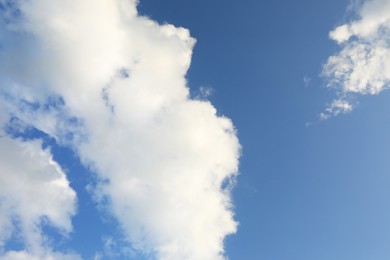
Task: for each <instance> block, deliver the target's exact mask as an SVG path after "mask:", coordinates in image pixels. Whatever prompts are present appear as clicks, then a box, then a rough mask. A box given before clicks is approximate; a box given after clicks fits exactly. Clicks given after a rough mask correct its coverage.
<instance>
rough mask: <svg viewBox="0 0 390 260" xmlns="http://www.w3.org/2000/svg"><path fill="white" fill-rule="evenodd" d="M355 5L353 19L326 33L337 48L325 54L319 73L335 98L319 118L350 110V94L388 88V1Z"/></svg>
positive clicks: (389, 47) (362, 93)
mask: <svg viewBox="0 0 390 260" xmlns="http://www.w3.org/2000/svg"><path fill="white" fill-rule="evenodd" d="M356 8H357V9H358V10H357V13H358V18H357V19H356V20H353V21H351V22H349V23H346V24H343V25H341V26H339V27H337V28H335V29H334V30H333V31H331V32H330V34H329V35H330V38H331V39H333V40H334V41H336V42H337V43H338V44H339V45H340V46H341V51H340V52H339V53H337V54H336V55H334V56H331V57H329V59H328V61H327V63H326V64H325V65H324V68H323V76H324V77H325V79H326V80H327V81H328V86H329V87H331V88H336V90H337V92H338V95H339V97H338V98H337V99H335V100H334V101H333V102H332V103H331V104H330V105H329V106H328V108H327V109H326V111H325V112H324V113H322V114H321V118H322V119H326V118H329V117H331V116H337V115H338V114H341V113H346V112H349V111H351V110H352V109H353V105H352V104H351V103H350V102H349V98H350V97H351V96H352V95H356V94H358V95H367V94H368V95H375V94H379V93H380V92H382V91H383V90H385V89H388V88H389V87H390V85H389V82H390V1H389V0H370V1H364V2H362V3H361V4H359V5H358V6H357V7H356Z"/></svg>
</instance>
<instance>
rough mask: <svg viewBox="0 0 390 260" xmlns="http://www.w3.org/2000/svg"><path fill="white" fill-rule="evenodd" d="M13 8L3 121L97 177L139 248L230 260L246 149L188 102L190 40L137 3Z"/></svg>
mask: <svg viewBox="0 0 390 260" xmlns="http://www.w3.org/2000/svg"><path fill="white" fill-rule="evenodd" d="M2 2H5V1H2ZM17 3H18V4H17V5H8V7H7V8H5V9H6V10H7V11H6V12H5V13H7V14H10V13H11V14H12V13H17V15H15V14H14V15H9V17H8V18H7V19H4V20H3V22H2V24H1V26H0V32H1V35H2V48H1V49H0V55H1V56H2V59H0V78H1V79H2V81H3V84H2V85H1V86H0V91H1V92H2V93H3V95H2V96H3V102H4V103H5V104H6V107H7V111H8V112H9V113H10V114H12V116H14V117H17V118H19V119H20V120H21V121H23V122H24V123H25V124H26V125H32V126H34V127H36V128H38V129H40V130H41V131H44V132H46V133H47V134H48V135H50V136H53V137H55V138H56V139H57V141H59V142H61V143H63V144H67V145H70V146H71V147H72V148H73V149H74V151H75V152H76V153H77V154H78V155H79V157H80V159H81V161H82V162H83V163H84V164H85V165H87V166H89V167H90V168H91V169H92V170H93V171H95V172H96V174H97V177H98V179H99V182H98V184H97V185H96V186H95V187H94V188H93V193H94V195H95V197H96V198H97V199H98V200H99V201H100V203H101V204H102V205H103V206H104V207H105V208H106V209H107V210H109V211H110V212H111V213H112V214H113V216H114V217H116V219H117V220H118V223H119V224H120V226H121V228H122V230H123V233H124V235H125V237H126V239H127V240H128V241H129V242H130V244H131V246H132V247H133V248H134V249H136V250H139V251H141V252H143V253H146V254H151V255H153V256H155V257H156V258H158V259H167V260H170V259H205V260H207V259H210V260H211V259H224V255H223V253H224V245H223V242H224V238H225V237H226V236H227V235H229V234H232V233H234V232H235V231H236V229H237V223H236V221H235V220H234V213H233V208H232V202H231V196H230V189H231V187H232V185H233V184H234V179H235V176H236V174H237V171H238V159H239V155H240V145H239V142H238V139H237V137H236V132H235V129H234V126H233V124H232V122H231V121H230V120H229V119H228V118H226V117H223V116H219V115H218V114H217V111H216V109H215V108H214V107H213V106H212V105H211V104H210V103H209V102H208V101H200V100H192V99H190V98H189V90H188V87H187V83H186V79H185V75H186V72H187V70H188V67H189V65H190V61H191V55H192V48H193V45H194V43H195V40H194V39H193V38H192V37H191V36H190V34H189V31H188V30H187V29H184V28H178V27H174V26H173V25H169V24H165V25H159V24H157V23H156V22H154V21H152V20H150V19H149V18H147V17H142V16H139V15H138V14H137V11H136V2H135V1H126V0H115V1H112V0H84V1H78V0H77V1H76V0H70V1H60V0H52V1H47V0H37V1H23V0H21V1H18V2H17ZM4 6H6V5H4ZM3 9H4V8H3ZM53 100H60V101H59V102H54V101H53ZM69 122H73V124H69Z"/></svg>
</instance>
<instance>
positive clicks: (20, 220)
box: [0, 137, 76, 259]
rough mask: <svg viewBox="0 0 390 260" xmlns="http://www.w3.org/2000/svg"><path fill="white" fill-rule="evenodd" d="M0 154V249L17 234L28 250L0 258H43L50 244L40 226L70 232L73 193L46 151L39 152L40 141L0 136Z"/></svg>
mask: <svg viewBox="0 0 390 260" xmlns="http://www.w3.org/2000/svg"><path fill="white" fill-rule="evenodd" d="M0 154H1V157H0V246H1V248H0V249H3V246H4V243H5V242H6V241H7V240H8V239H9V238H10V237H11V236H12V235H17V236H19V237H21V238H22V240H23V243H24V244H25V247H26V249H27V250H28V251H26V252H24V251H23V252H6V253H5V254H4V255H1V254H0V258H1V259H27V258H26V257H24V256H25V255H34V256H35V257H36V258H37V259H38V258H42V257H45V256H47V255H48V253H49V252H50V245H48V244H47V241H46V238H45V237H44V235H43V234H42V230H41V225H43V224H46V225H51V226H53V227H55V228H57V229H58V230H59V231H60V232H61V233H64V234H65V233H69V232H71V231H72V224H71V217H72V216H73V215H74V214H75V203H76V194H75V192H74V191H73V190H72V189H71V188H70V187H69V182H68V181H67V179H66V176H65V174H64V173H63V172H62V170H61V168H60V167H59V166H58V165H57V164H56V163H55V162H54V161H53V160H52V158H51V155H50V152H49V151H48V150H42V148H41V142H40V141H29V142H23V141H20V140H16V139H10V138H8V137H1V138H0ZM50 254H56V253H52V252H51V253H50Z"/></svg>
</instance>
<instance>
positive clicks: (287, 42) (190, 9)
mask: <svg viewBox="0 0 390 260" xmlns="http://www.w3.org/2000/svg"><path fill="white" fill-rule="evenodd" d="M348 4H349V1H347V0H342V1H340V0H337V1H336V0H330V1H308V0H307V1H303V0H300V1H286V0H283V1H282V0H279V1H241V2H238V1H205V0H196V1H195V0H165V1H155V0H142V1H141V3H140V5H139V10H140V12H141V14H144V15H147V16H149V17H151V18H152V19H155V20H157V21H159V22H160V23H165V22H166V23H172V24H174V25H176V26H183V27H185V28H188V29H190V31H191V34H192V35H193V36H194V37H195V38H196V39H197V44H196V47H195V49H194V54H193V60H192V65H191V68H190V70H189V73H188V84H189V87H190V88H191V90H192V91H194V92H196V91H197V89H198V88H199V87H200V86H210V87H212V88H213V89H214V90H215V92H214V95H213V96H212V97H210V100H211V101H212V103H213V104H214V105H215V106H216V107H217V109H218V111H219V113H221V114H223V115H226V116H228V117H230V118H231V119H232V120H233V122H234V124H235V126H236V128H237V131H238V134H239V138H240V142H241V144H242V146H243V155H242V158H241V163H240V176H239V178H238V183H237V186H236V188H235V189H234V191H233V194H234V205H235V210H236V218H237V220H238V221H239V222H240V227H239V230H238V233H237V234H236V235H233V236H230V237H229V238H228V239H227V241H226V250H227V256H228V258H229V259H230V260H242V259H245V260H329V259H332V260H386V259H389V258H390V247H389V245H390V221H389V220H390V199H389V198H390V189H389V187H390V173H389V169H390V160H389V159H388V157H389V155H390V139H389V135H388V133H389V132H390V117H389V116H388V111H389V110H390V102H388V100H389V99H390V93H387V92H384V93H383V95H379V96H363V97H361V98H359V100H358V103H359V104H358V106H357V108H356V109H355V110H354V111H353V112H352V113H349V114H346V115H342V116H339V117H335V118H331V119H329V120H326V121H320V120H319V113H320V112H322V111H323V110H324V108H325V107H326V105H327V104H328V103H329V102H331V100H332V99H333V97H334V92H332V91H330V90H329V89H326V87H325V85H326V82H325V81H324V79H322V78H321V77H320V76H319V75H320V73H321V70H322V65H323V64H324V63H325V62H326V60H327V57H329V56H330V55H332V54H334V53H336V52H337V51H338V50H339V47H338V46H337V45H336V44H335V43H334V42H333V41H332V40H330V39H329V37H328V33H329V32H330V31H331V30H332V29H333V28H335V27H336V26H337V25H340V24H341V23H343V22H345V21H346V20H345V19H347V18H348V17H347V16H346V15H345V14H346V9H347V6H348ZM305 76H306V77H307V78H310V81H309V83H308V84H305V83H304V80H303V79H304V77H305Z"/></svg>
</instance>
